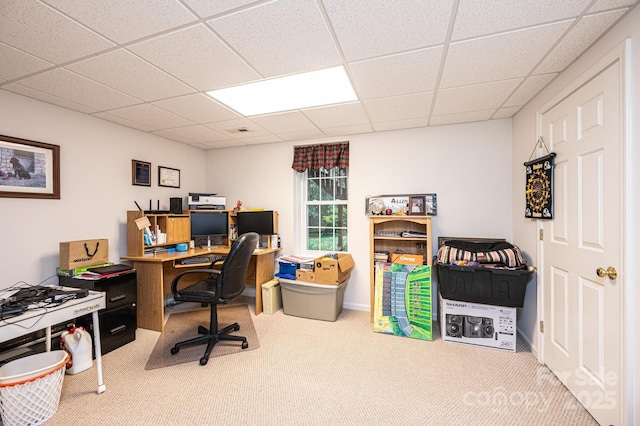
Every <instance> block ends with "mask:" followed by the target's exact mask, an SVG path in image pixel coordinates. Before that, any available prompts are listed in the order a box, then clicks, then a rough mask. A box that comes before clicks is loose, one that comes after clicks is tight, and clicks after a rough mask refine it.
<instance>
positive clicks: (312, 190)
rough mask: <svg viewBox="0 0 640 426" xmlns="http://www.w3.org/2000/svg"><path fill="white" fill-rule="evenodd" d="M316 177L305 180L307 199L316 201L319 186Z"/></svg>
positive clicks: (318, 194)
mask: <svg viewBox="0 0 640 426" xmlns="http://www.w3.org/2000/svg"><path fill="white" fill-rule="evenodd" d="M318 182H319V180H318V179H308V180H307V201H318V200H319V199H320V188H319V187H318Z"/></svg>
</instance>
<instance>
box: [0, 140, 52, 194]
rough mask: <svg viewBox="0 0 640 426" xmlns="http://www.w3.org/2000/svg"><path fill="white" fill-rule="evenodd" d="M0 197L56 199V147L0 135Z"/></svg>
mask: <svg viewBox="0 0 640 426" xmlns="http://www.w3.org/2000/svg"><path fill="white" fill-rule="evenodd" d="M0 197H8V198H50V199H56V200H59V199H60V146H58V145H52V144H48V143H44V142H36V141H30V140H27V139H20V138H14V137H11V136H2V135H0Z"/></svg>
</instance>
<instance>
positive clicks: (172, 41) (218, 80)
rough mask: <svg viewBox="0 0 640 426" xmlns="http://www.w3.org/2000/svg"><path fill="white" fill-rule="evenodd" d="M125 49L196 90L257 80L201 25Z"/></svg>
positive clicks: (245, 66) (236, 57)
mask: <svg viewBox="0 0 640 426" xmlns="http://www.w3.org/2000/svg"><path fill="white" fill-rule="evenodd" d="M128 49H129V50H131V51H132V52H134V53H135V54H137V55H139V56H141V57H142V58H144V59H146V60H147V61H149V62H151V63H152V64H154V65H156V66H158V67H160V68H162V69H163V70H165V71H166V72H168V73H169V74H171V75H173V76H174V77H175V78H177V79H179V80H181V81H183V82H185V83H187V84H189V85H191V86H192V87H194V88H196V89H197V90H213V89H220V88H222V87H227V86H231V85H234V84H238V83H243V82H246V81H251V80H256V79H257V78H259V76H258V75H257V74H256V73H255V72H253V71H252V70H251V69H250V68H249V67H248V66H247V65H246V64H244V63H243V62H242V61H241V60H240V58H238V56H237V55H236V54H235V53H233V52H232V51H231V50H229V48H228V47H227V46H225V45H224V44H223V43H222V42H221V41H220V40H219V39H218V38H217V37H216V36H215V35H214V34H213V33H212V32H211V31H210V30H208V29H207V28H206V27H205V26H204V25H197V26H194V27H190V28H187V29H184V30H180V31H176V32H173V33H170V34H166V35H162V36H160V37H156V38H154V39H150V40H148V41H145V42H142V43H139V44H135V45H132V46H130V47H129V48H128Z"/></svg>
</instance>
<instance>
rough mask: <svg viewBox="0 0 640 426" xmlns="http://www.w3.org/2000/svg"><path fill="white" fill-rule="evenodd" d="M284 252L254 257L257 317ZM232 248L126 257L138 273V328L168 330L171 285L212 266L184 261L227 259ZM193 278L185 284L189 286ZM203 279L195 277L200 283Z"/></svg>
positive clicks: (250, 274) (251, 274)
mask: <svg viewBox="0 0 640 426" xmlns="http://www.w3.org/2000/svg"><path fill="white" fill-rule="evenodd" d="M280 250H281V249H279V248H278V249H260V250H256V251H255V252H254V253H253V255H252V256H251V261H250V263H249V269H248V270H247V284H249V285H251V286H255V288H256V315H258V314H260V313H262V284H264V283H266V282H268V281H270V280H272V279H273V276H274V265H275V254H276V253H277V252H278V251H280ZM227 253H229V247H226V246H218V247H211V248H195V249H191V250H188V251H185V252H173V253H158V254H155V255H150V256H123V257H122V259H124V260H129V261H131V262H133V268H134V269H135V270H137V271H138V298H137V303H138V327H140V328H146V329H148V330H155V331H159V332H163V331H164V295H165V294H169V293H171V282H172V281H173V279H174V278H175V277H176V276H177V275H178V274H179V273H180V272H183V271H186V270H188V269H203V268H204V267H207V266H209V264H208V263H207V264H204V265H202V264H200V265H181V264H180V260H182V259H185V258H189V257H195V256H207V255H220V256H224V255H226V254H227ZM188 279H189V277H185V278H184V279H183V280H181V282H183V281H184V282H185V283H189V281H188ZM199 279H201V277H197V276H196V277H193V278H192V280H193V281H196V280H199Z"/></svg>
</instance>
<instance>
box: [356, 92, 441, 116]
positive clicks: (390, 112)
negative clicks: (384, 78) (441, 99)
mask: <svg viewBox="0 0 640 426" xmlns="http://www.w3.org/2000/svg"><path fill="white" fill-rule="evenodd" d="M432 99H433V92H423V93H414V94H411V95H402V96H395V97H392V98H382V99H373V100H370V101H364V105H365V108H366V109H367V111H368V112H369V117H370V118H371V121H372V122H373V123H381V122H385V121H398V120H406V119H409V118H424V117H427V116H428V115H429V110H430V109H431V100H432Z"/></svg>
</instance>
